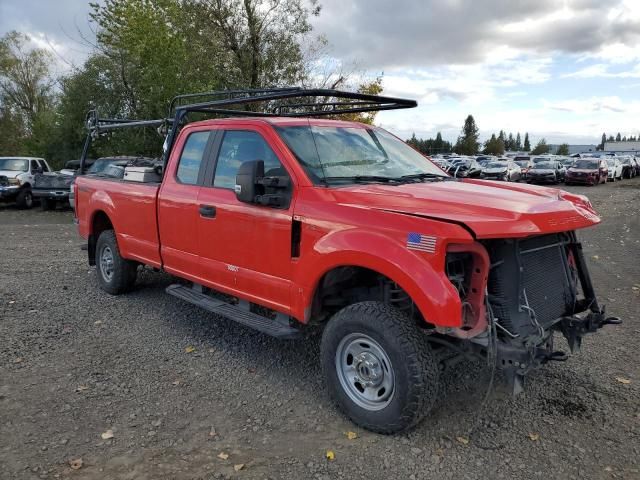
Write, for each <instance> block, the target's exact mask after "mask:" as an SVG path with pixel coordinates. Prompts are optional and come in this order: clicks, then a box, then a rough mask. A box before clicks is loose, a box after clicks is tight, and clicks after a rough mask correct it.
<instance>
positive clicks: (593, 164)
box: [573, 160, 598, 169]
mask: <svg viewBox="0 0 640 480" xmlns="http://www.w3.org/2000/svg"><path fill="white" fill-rule="evenodd" d="M573 168H583V169H594V168H598V162H597V161H596V160H576V162H575V163H574V164H573Z"/></svg>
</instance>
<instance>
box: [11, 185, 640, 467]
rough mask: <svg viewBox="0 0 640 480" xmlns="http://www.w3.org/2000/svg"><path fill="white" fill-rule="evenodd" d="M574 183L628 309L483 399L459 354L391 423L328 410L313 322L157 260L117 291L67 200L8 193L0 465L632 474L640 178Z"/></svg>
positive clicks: (639, 332) (638, 445)
mask: <svg viewBox="0 0 640 480" xmlns="http://www.w3.org/2000/svg"><path fill="white" fill-rule="evenodd" d="M568 190H571V191H576V192H580V193H586V194H587V195H589V197H590V198H591V200H592V202H593V203H594V205H595V206H596V208H597V209H598V210H599V212H600V213H601V215H602V217H603V218H604V221H603V223H602V224H601V225H599V226H598V227H596V228H592V229H590V230H587V231H583V232H582V233H581V238H582V240H583V241H584V244H585V249H586V252H587V258H588V262H589V266H590V269H591V274H592V277H593V281H594V284H595V286H596V288H597V290H598V292H599V295H600V298H601V301H602V302H603V303H606V304H607V305H608V311H609V312H610V313H611V314H616V315H620V316H621V317H623V318H624V319H625V323H624V324H623V325H621V326H618V327H607V328H605V329H603V330H602V331H601V332H600V333H598V334H596V335H592V336H589V337H587V338H586V339H585V341H584V344H583V351H582V353H580V354H578V355H576V356H574V357H571V358H570V359H569V361H567V362H564V363H552V364H549V365H547V366H545V367H543V368H542V369H540V370H538V371H537V372H535V373H534V374H533V375H532V376H531V377H530V378H529V381H528V384H527V386H526V392H525V393H524V394H523V395H520V396H518V397H516V398H511V396H510V395H508V394H507V393H506V392H505V391H504V389H500V388H498V389H497V390H496V391H495V392H493V394H492V396H491V398H490V401H489V402H488V404H487V406H486V407H485V408H484V409H483V410H482V411H480V410H479V406H480V404H481V399H482V397H483V396H484V394H485V391H486V385H487V379H488V373H487V372H486V370H484V369H483V368H482V367H481V366H479V365H475V364H462V365H459V366H458V367H456V369H455V370H452V371H451V372H449V373H447V375H446V377H445V378H446V383H445V385H444V386H443V390H444V393H443V397H442V400H441V401H440V402H439V404H438V405H437V406H436V408H435V409H434V410H433V412H432V413H431V414H430V415H429V416H428V418H427V419H426V420H425V421H424V423H422V424H421V425H420V426H419V427H418V428H417V429H415V430H413V431H412V432H410V433H408V434H405V435H396V436H381V435H376V434H372V433H368V432H366V431H362V430H360V429H357V428H356V427H355V426H354V425H352V424H351V423H350V422H349V421H348V420H347V419H345V418H344V417H342V416H341V415H340V414H339V413H337V412H336V410H335V409H334V407H333V406H332V405H331V403H330V402H329V399H328V397H327V394H326V392H325V388H324V385H323V381H322V377H321V374H320V370H319V365H318V363H319V362H318V357H319V355H318V344H319V342H318V340H319V338H318V337H317V335H316V336H312V337H311V338H310V339H308V340H307V341H296V342H280V341H277V340H274V339H271V338H269V337H267V336H264V335H262V334H260V333H257V332H253V331H251V330H249V329H246V328H243V327H241V326H238V325H236V324H234V323H233V322H230V321H227V320H224V319H219V318H216V317H215V316H214V315H212V314H209V313H206V312H203V311H200V310H198V309H197V308H195V307H191V306H190V305H188V304H186V303H184V302H180V301H178V300H176V299H174V298H172V297H170V296H168V295H166V294H165V293H164V288H165V287H166V286H167V285H169V284H170V283H171V282H172V280H171V278H170V277H169V276H167V275H163V274H158V273H154V272H151V271H145V272H144V273H143V274H142V275H141V276H140V278H139V281H138V286H137V288H136V290H135V291H134V292H133V293H131V294H128V295H126V296H121V297H111V296H109V295H107V294H106V293H104V292H102V291H101V290H99V289H98V286H97V283H96V280H95V277H94V272H93V269H91V268H90V267H88V265H87V262H86V252H84V251H81V250H80V248H79V245H80V243H81V242H80V239H79V237H77V236H76V232H75V228H74V227H73V225H72V224H71V214H70V212H69V211H56V212H40V211H39V210H32V211H26V212H24V211H19V210H16V209H15V208H14V207H10V206H0V242H1V243H0V245H1V250H0V252H1V254H0V319H1V320H0V339H1V343H0V477H1V478H3V479H5V478H7V479H9V478H20V479H23V478H24V479H31V478H67V477H68V478H77V479H111V478H123V479H133V478H135V479H174V478H175V479H196V478H203V479H205V478H206V479H209V478H247V479H249V478H251V479H253V478H256V479H266V478H274V479H280V478H286V479H307V478H309V479H334V478H367V479H386V478H394V479H395V478H398V479H405V478H408V479H421V478H454V479H459V478H465V479H474V478H478V479H479V478H491V479H496V478H516V477H517V478H521V479H528V478H533V479H537V478H544V479H548V478H563V479H564V478H570V479H571V478H575V479H578V478H580V479H582V478H635V479H638V478H640V441H639V439H640V404H639V398H640V396H639V393H640V388H639V387H640V369H639V366H638V365H639V363H640V354H639V353H638V345H639V340H640V327H639V326H638V320H639V313H638V311H639V310H640V309H639V308H638V307H640V290H639V288H640V220H639V218H640V217H639V215H640V178H637V179H634V180H628V181H624V182H620V183H615V184H608V185H602V186H598V187H595V188H593V187H592V188H588V187H570V188H568ZM558 343H561V342H558ZM561 346H562V344H561ZM192 349H193V351H191V350H192ZM472 429H473V430H472ZM471 430H472V431H471ZM109 431H110V432H109ZM348 431H353V432H355V433H356V434H357V438H355V439H350V438H348V437H347V436H346V432H348ZM470 431H471V433H470ZM105 433H108V434H107V435H103V434H105ZM109 434H112V438H108V439H104V438H103V436H106V437H109V436H110V435H109ZM467 440H468V441H467ZM327 450H332V451H333V452H334V453H335V460H334V461H331V462H330V461H327V459H326V458H325V454H326V452H327ZM221 457H224V458H221ZM77 459H81V460H82V465H81V466H80V465H77V464H76V465H74V466H76V467H78V466H80V468H78V469H73V468H71V465H70V462H71V461H73V460H77ZM241 465H242V467H240V466H241Z"/></svg>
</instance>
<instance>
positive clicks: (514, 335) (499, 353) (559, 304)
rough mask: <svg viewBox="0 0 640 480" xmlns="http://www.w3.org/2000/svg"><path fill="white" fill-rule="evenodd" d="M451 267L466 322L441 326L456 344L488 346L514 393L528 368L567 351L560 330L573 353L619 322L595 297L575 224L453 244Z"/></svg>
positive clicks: (477, 350)
mask: <svg viewBox="0 0 640 480" xmlns="http://www.w3.org/2000/svg"><path fill="white" fill-rule="evenodd" d="M446 268H447V275H448V277H449V280H450V281H451V283H452V284H453V285H454V286H455V287H456V289H457V290H458V293H459V295H460V299H461V301H462V318H463V325H462V327H461V328H459V329H447V330H446V331H439V333H441V334H445V335H446V336H447V337H448V338H449V339H450V338H451V336H453V337H457V339H458V340H457V342H456V343H458V348H460V347H462V348H463V349H464V350H465V351H467V352H470V353H471V352H472V353H474V354H479V355H484V356H487V354H488V353H491V354H492V355H491V356H490V357H491V358H492V361H496V363H497V367H498V368H500V369H501V370H503V372H504V374H505V375H506V378H507V380H508V381H509V383H510V384H511V385H512V387H513V391H514V393H518V392H520V391H521V390H522V386H523V380H524V376H525V375H526V374H527V372H529V371H530V370H532V369H534V368H536V367H538V366H540V365H541V364H543V363H546V362H548V361H563V360H566V359H567V354H566V353H564V352H561V351H557V350H555V349H554V346H553V336H554V332H555V331H559V332H561V333H562V334H563V335H564V337H565V338H566V339H567V342H568V344H569V348H570V350H571V352H572V353H573V352H576V351H577V350H578V349H579V348H580V344H581V340H582V337H583V336H584V335H586V334H587V333H592V332H595V331H597V330H598V329H600V328H602V327H603V326H604V325H609V324H619V323H621V320H620V319H619V318H617V317H607V316H606V314H605V308H604V306H600V305H599V304H598V301H597V298H596V295H595V292H594V289H593V285H592V283H591V278H590V276H589V272H588V270H587V267H586V263H585V259H584V255H583V252H582V245H581V244H580V243H579V242H578V240H577V238H576V234H575V232H573V231H571V232H563V233H554V234H548V235H539V236H533V237H527V238H522V239H497V240H486V241H482V242H476V243H475V244H474V246H473V248H471V249H469V248H468V246H467V248H466V251H465V248H464V246H462V245H455V246H452V247H451V248H450V249H449V250H448V254H447V260H446ZM480 285H483V286H484V285H486V287H484V288H482V287H480ZM441 340H442V339H441ZM492 340H497V341H492ZM460 342H462V344H463V345H460ZM441 343H442V341H441ZM490 349H493V351H492V352H489V350H490Z"/></svg>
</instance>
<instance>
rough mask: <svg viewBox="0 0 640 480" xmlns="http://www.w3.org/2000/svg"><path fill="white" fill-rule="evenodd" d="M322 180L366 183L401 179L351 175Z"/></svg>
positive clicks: (396, 181)
mask: <svg viewBox="0 0 640 480" xmlns="http://www.w3.org/2000/svg"><path fill="white" fill-rule="evenodd" d="M324 181H325V182H327V183H330V182H340V181H342V182H353V183H368V182H381V183H398V182H400V181H401V179H399V178H394V177H384V176H382V175H352V176H346V177H324Z"/></svg>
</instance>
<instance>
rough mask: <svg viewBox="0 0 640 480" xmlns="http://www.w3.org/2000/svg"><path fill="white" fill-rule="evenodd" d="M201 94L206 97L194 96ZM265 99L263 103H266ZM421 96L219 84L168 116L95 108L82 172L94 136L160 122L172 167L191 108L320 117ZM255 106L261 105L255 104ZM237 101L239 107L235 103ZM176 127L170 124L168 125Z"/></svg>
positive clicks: (173, 107) (175, 103) (177, 102)
mask: <svg viewBox="0 0 640 480" xmlns="http://www.w3.org/2000/svg"><path fill="white" fill-rule="evenodd" d="M196 99H199V100H201V101H196V102H194V103H188V102H193V101H194V100H196ZM259 104H263V106H262V109H260V108H259V106H260V105H259ZM417 105H418V104H417V103H416V101H415V100H408V99H403V98H394V97H385V96H379V95H368V94H364V93H354V92H345V91H342V90H333V89H323V88H315V89H304V88H299V87H283V88H269V89H267V88H265V89H249V90H218V91H212V92H200V93H188V94H183V95H178V96H176V97H174V98H173V99H172V100H171V103H170V104H169V114H168V116H167V118H162V119H156V120H136V119H115V118H100V117H99V116H98V113H97V112H96V111H95V110H91V111H89V112H88V113H87V117H86V125H87V129H88V130H89V133H88V135H87V139H86V141H85V145H84V148H83V152H82V156H81V159H80V172H81V173H84V164H85V159H86V156H87V154H88V152H89V147H90V145H91V140H92V138H96V137H98V136H99V135H100V134H101V133H104V132H107V131H112V130H117V129H122V128H134V127H154V128H157V129H159V130H163V129H165V131H166V130H167V129H168V135H167V138H166V140H165V148H164V154H163V158H162V160H163V164H164V166H165V167H166V164H167V160H168V159H169V153H170V152H171V148H172V146H173V142H174V140H175V138H176V136H177V133H178V131H179V129H180V127H181V126H182V125H183V124H184V123H186V122H187V120H186V117H187V114H188V113H190V112H193V113H203V114H209V115H215V116H244V117H275V116H278V117H318V116H332V115H344V114H350V113H364V112H377V111H382V110H399V109H405V108H414V107H416V106H417ZM252 106H256V108H254V109H252ZM234 107H236V108H234ZM169 126H170V127H171V128H170V129H169V128H168V127H169Z"/></svg>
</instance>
